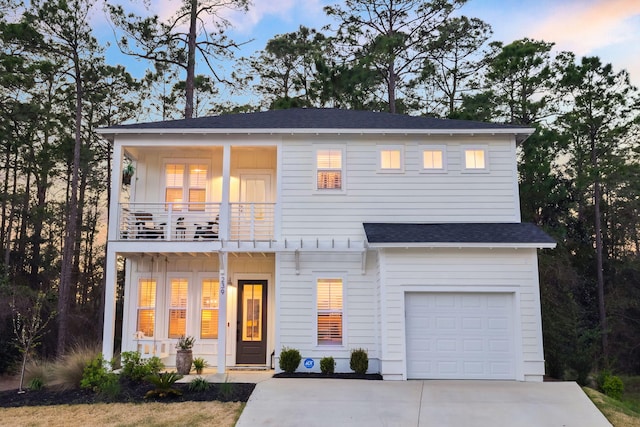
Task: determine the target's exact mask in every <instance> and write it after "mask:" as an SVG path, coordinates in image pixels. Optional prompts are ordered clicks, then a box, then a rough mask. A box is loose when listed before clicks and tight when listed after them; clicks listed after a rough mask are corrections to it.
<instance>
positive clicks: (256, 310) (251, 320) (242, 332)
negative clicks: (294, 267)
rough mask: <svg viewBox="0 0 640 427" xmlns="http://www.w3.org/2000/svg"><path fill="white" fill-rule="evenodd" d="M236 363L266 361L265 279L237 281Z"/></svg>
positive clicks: (264, 362) (261, 363) (250, 363)
mask: <svg viewBox="0 0 640 427" xmlns="http://www.w3.org/2000/svg"><path fill="white" fill-rule="evenodd" d="M236 363H237V364H238V365H254V364H258V365H264V364H266V363H267V281H266V280H239V281H238V331H237V352H236Z"/></svg>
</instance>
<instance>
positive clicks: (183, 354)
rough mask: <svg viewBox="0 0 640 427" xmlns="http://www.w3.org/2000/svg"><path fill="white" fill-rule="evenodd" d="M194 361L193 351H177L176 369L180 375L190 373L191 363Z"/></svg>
mask: <svg viewBox="0 0 640 427" xmlns="http://www.w3.org/2000/svg"><path fill="white" fill-rule="evenodd" d="M192 363H193V351H191V350H178V352H177V353H176V371H178V373H179V374H180V375H189V372H191V364H192Z"/></svg>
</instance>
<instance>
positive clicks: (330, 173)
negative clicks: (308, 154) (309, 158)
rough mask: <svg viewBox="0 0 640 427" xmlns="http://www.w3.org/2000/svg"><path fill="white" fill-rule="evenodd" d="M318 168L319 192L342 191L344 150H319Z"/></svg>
mask: <svg viewBox="0 0 640 427" xmlns="http://www.w3.org/2000/svg"><path fill="white" fill-rule="evenodd" d="M316 167H317V188H318V190H341V189H342V173H343V171H342V150H340V149H335V150H318V151H317V154H316Z"/></svg>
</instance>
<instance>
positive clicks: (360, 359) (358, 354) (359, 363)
mask: <svg viewBox="0 0 640 427" xmlns="http://www.w3.org/2000/svg"><path fill="white" fill-rule="evenodd" d="M349 367H350V368H351V370H352V371H354V372H355V373H356V374H365V373H366V372H367V369H369V356H368V354H367V350H365V349H363V348H357V349H355V350H351V359H350V360H349Z"/></svg>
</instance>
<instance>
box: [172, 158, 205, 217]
mask: <svg viewBox="0 0 640 427" xmlns="http://www.w3.org/2000/svg"><path fill="white" fill-rule="evenodd" d="M206 197H207V165H205V164H189V165H186V164H182V163H168V164H167V165H166V166H165V201H166V202H167V203H174V205H173V210H184V206H183V205H181V204H180V203H181V202H184V201H188V202H189V208H188V209H189V210H190V211H204V209H205V205H204V203H205V201H206ZM167 208H168V205H167Z"/></svg>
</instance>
